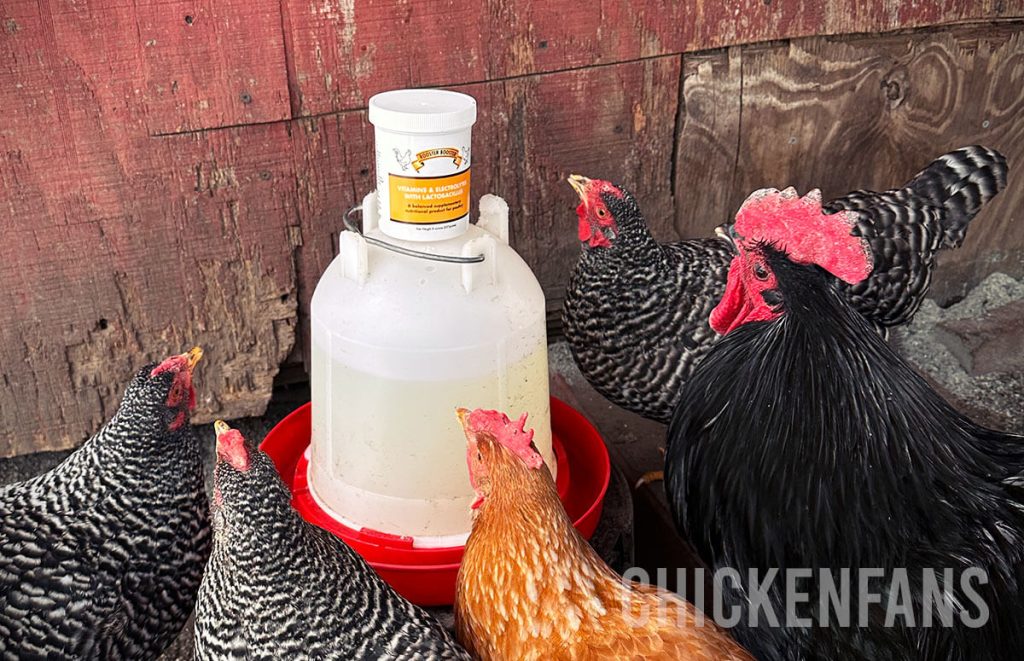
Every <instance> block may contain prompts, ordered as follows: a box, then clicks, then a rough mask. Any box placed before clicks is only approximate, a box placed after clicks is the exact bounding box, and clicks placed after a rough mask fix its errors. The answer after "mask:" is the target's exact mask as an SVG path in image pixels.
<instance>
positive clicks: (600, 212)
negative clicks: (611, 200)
mask: <svg viewBox="0 0 1024 661" xmlns="http://www.w3.org/2000/svg"><path fill="white" fill-rule="evenodd" d="M597 215H598V216H600V217H601V218H604V217H605V216H606V215H608V212H607V211H605V210H604V209H603V208H602V209H598V210H597Z"/></svg>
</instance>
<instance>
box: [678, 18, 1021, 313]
mask: <svg viewBox="0 0 1024 661" xmlns="http://www.w3.org/2000/svg"><path fill="white" fill-rule="evenodd" d="M684 60H685V61H684V67H683V68H684V83H683V90H684V104H685V108H686V115H685V117H686V119H685V123H684V126H683V130H682V132H681V135H680V138H679V145H678V152H677V159H678V161H677V163H678V165H677V179H676V196H677V200H678V203H677V207H676V212H677V215H676V226H677V228H678V230H679V232H680V233H681V234H683V235H685V236H703V235H707V234H708V233H709V232H710V231H711V230H712V229H713V228H714V227H715V226H716V225H718V224H719V223H722V222H724V221H726V220H727V219H729V218H730V217H731V215H732V214H733V213H734V212H735V210H736V209H737V208H738V207H739V205H740V204H741V203H742V202H743V200H744V199H745V197H746V195H747V194H748V193H749V192H750V191H753V190H756V189H758V188H762V187H765V186H774V187H778V188H783V187H785V186H788V185H793V186H796V188H797V189H798V190H800V191H806V190H808V189H810V188H814V187H819V188H821V189H822V192H823V194H824V196H825V198H826V199H828V198H830V197H836V196H838V195H842V194H844V193H846V192H849V191H851V190H854V189H858V188H869V189H872V190H884V189H887V188H891V187H893V186H897V185H902V184H903V183H904V182H905V181H906V180H908V179H909V178H910V177H911V176H913V175H914V174H915V173H916V172H918V171H919V170H920V169H922V168H923V167H924V166H925V165H927V164H928V163H929V162H930V161H931V160H932V159H934V158H935V157H937V156H939V155H941V154H943V153H945V152H947V151H950V150H952V149H955V148H957V147H961V146H963V145H969V144H975V143H980V144H984V145H986V146H988V147H993V148H996V149H998V150H1000V151H1001V152H1003V154H1004V155H1005V156H1006V157H1007V159H1008V160H1009V163H1010V175H1009V185H1008V187H1007V190H1006V191H1004V192H1003V193H1002V194H1001V195H999V197H997V198H996V199H995V200H994V201H993V202H992V203H990V204H989V205H987V206H986V208H985V209H984V210H983V211H982V213H981V214H979V216H978V217H977V218H976V219H975V221H974V222H973V223H972V225H971V229H970V231H969V232H968V236H967V240H966V241H965V243H964V245H963V247H962V248H961V249H959V250H957V251H951V252H944V253H942V255H941V256H940V268H939V269H938V270H937V272H936V278H935V283H934V286H933V289H932V292H933V295H934V296H936V297H937V298H938V299H939V300H940V301H943V300H951V299H955V298H959V297H962V296H963V295H964V294H965V293H966V291H967V289H969V288H970V287H972V286H973V285H975V284H977V283H978V282H980V281H981V279H982V278H983V277H984V276H986V275H988V274H989V273H992V272H993V271H1004V272H1007V273H1010V274H1011V275H1015V276H1018V277H1019V276H1020V275H1022V274H1024V218H1022V216H1021V209H1022V208H1024V185H1022V178H1021V177H1022V172H1021V168H1024V121H1022V120H1021V117H1022V116H1024V115H1022V112H1024V33H1022V31H1021V26H1020V25H1019V24H1017V25H1004V26H1000V27H995V26H990V27H986V28H984V29H981V28H978V29H972V28H961V29H957V30H953V31H949V30H947V31H941V32H937V33H929V34H921V33H918V34H913V35H901V36H890V37H882V38H872V39H848V40H843V41H837V40H832V39H824V38H813V39H806V40H801V41H799V42H791V43H789V44H779V45H765V46H749V47H744V48H742V49H733V50H731V51H730V52H729V53H712V54H707V55H694V56H690V55H687V56H685V58H684ZM709 163H710V164H711V167H709ZM722 182H725V183H726V185H725V186H724V187H723V186H722Z"/></svg>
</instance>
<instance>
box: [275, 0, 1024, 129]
mask: <svg viewBox="0 0 1024 661" xmlns="http://www.w3.org/2000/svg"><path fill="white" fill-rule="evenodd" d="M283 6H284V8H285V9H284V12H285V18H286V21H285V23H286V26H287V28H286V29H287V33H288V39H289V43H290V47H289V52H290V54H291V56H292V60H293V63H292V91H293V95H294V97H295V98H294V106H295V107H294V111H295V113H296V114H301V115H311V114H319V113H324V112H331V111H337V110H345V109H352V108H360V107H364V106H365V105H366V102H367V100H368V99H369V97H370V96H372V95H373V94H374V93H376V92H379V91H382V90H386V89H392V88H397V87H409V86H413V87H417V86H431V85H454V84H461V83H469V82H474V81H483V80H493V79H496V78H506V77H509V76H518V75H523V74H530V73H538V72H546V71H558V70H564V69H571V68H577V67H585V66H592V65H595V64H608V63H613V62H622V61H627V60H633V59H637V58H642V57H653V56H659V55H666V54H671V53H680V52H684V51H696V50H706V49H711V48H720V47H722V46H729V45H736V44H744V43H752V42H758V41H771V40H779V39H790V38H794V37H801V36H808V35H826V34H847V33H859V32H881V31H887V30H896V29H905V28H912V27H918V26H923V25H942V24H950V23H959V22H963V21H968V20H990V19H991V20H995V19H1001V18H1009V17H1013V16H1021V15H1024V1H1022V0H981V1H978V2H974V1H968V0H939V1H936V2H905V1H904V0H857V1H847V2H834V1H833V0H738V1H736V2H708V1H705V0H683V1H681V2H674V1H671V0H661V1H654V2H651V1H646V2H645V1H638V0H606V1H603V2H599V3H565V2H533V3H523V2H515V1H514V0H491V1H489V2H484V1H482V0H418V1H416V2H411V1H406V2H394V1H391V0H389V1H386V2H385V1H381V0H368V1H362V0H361V1H360V2H355V1H354V0H314V1H312V2H308V1H306V0H283Z"/></svg>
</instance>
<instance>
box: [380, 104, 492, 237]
mask: <svg viewBox="0 0 1024 661" xmlns="http://www.w3.org/2000/svg"><path fill="white" fill-rule="evenodd" d="M369 119H370V123H371V124H373V126H374V138H375V142H376V147H377V149H376V151H377V153H376V161H377V163H376V165H377V196H378V204H379V207H378V215H379V218H380V229H381V231H382V232H384V233H385V234H387V235H388V236H391V237H394V238H396V239H404V240H406V241H439V240H443V239H449V238H453V237H456V236H459V235H460V234H462V233H463V232H465V231H466V227H467V226H468V225H469V183H470V166H471V137H472V127H473V123H474V122H476V100H475V99H474V98H473V97H471V96H469V95H467V94H460V93H459V92H450V91H448V90H435V89H407V90H393V91H390V92H382V93H380V94H376V95H374V96H373V97H372V98H371V99H370V110H369Z"/></svg>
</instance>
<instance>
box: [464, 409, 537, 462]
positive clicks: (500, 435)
mask: <svg viewBox="0 0 1024 661" xmlns="http://www.w3.org/2000/svg"><path fill="white" fill-rule="evenodd" d="M526 415H527V414H526V413H524V414H523V415H521V416H520V417H519V419H518V420H516V421H514V422H513V421H512V420H510V419H509V417H508V416H507V415H505V414H504V413H501V412H500V411H487V410H485V409H476V410H475V411H473V412H471V413H470V414H469V415H468V416H466V425H467V426H468V428H469V429H470V430H472V431H477V432H480V431H485V432H488V433H489V434H491V435H492V436H494V438H495V440H497V441H498V442H499V443H501V444H502V445H503V446H505V447H506V448H508V449H509V450H511V451H512V453H513V454H514V455H516V456H517V457H519V458H520V459H522V460H523V463H525V464H526V465H527V466H528V467H529V468H540V467H541V466H542V465H543V464H544V459H543V457H541V456H540V454H539V453H538V452H537V451H536V450H535V449H534V448H533V430H532V429H527V428H526Z"/></svg>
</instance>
